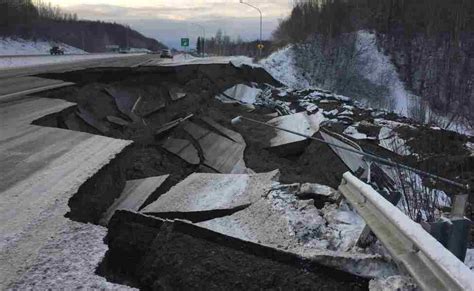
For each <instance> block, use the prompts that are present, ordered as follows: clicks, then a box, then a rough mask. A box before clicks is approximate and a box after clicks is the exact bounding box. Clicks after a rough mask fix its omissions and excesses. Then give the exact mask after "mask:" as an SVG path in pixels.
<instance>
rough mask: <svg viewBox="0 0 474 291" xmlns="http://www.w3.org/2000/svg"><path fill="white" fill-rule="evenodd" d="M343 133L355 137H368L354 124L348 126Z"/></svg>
mask: <svg viewBox="0 0 474 291" xmlns="http://www.w3.org/2000/svg"><path fill="white" fill-rule="evenodd" d="M343 133H344V134H345V135H347V136H350V137H352V138H353V139H368V137H367V135H366V134H365V133H360V132H359V131H358V130H357V128H355V127H354V126H348V127H347V128H346V129H345V130H344V132H343Z"/></svg>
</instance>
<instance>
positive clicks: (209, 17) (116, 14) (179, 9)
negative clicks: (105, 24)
mask: <svg viewBox="0 0 474 291" xmlns="http://www.w3.org/2000/svg"><path fill="white" fill-rule="evenodd" d="M69 2H70V3H69V4H70V5H68V6H66V9H67V10H69V11H71V12H75V13H77V14H78V16H79V18H81V19H90V20H102V21H112V22H117V23H122V24H128V25H130V26H131V27H132V28H134V29H136V30H138V31H140V32H141V33H143V34H145V35H146V36H149V37H153V38H156V39H158V40H160V41H162V42H164V43H166V44H167V45H169V46H172V47H176V46H177V44H178V43H179V42H178V41H179V38H180V37H182V36H189V37H191V38H193V37H197V36H198V35H199V34H202V32H201V30H200V29H199V28H198V27H197V26H196V25H194V23H198V24H200V25H202V26H204V27H205V28H206V30H207V32H206V34H207V36H210V35H213V34H215V32H216V31H217V29H219V28H221V29H222V30H223V31H225V33H226V34H228V35H230V36H231V37H237V36H241V37H242V38H243V39H247V40H253V39H257V38H258V34H259V33H258V31H259V14H258V12H257V11H256V10H254V9H252V8H250V7H247V6H245V5H242V4H240V3H238V0H235V1H225V0H217V1H202V0H195V1H189V0H174V1H169V0H167V1H160V0H155V1H147V0H142V1H140V0H135V1H127V2H128V3H130V2H132V3H136V4H135V6H133V7H130V6H127V5H111V4H107V2H108V3H110V2H112V1H105V0H103V1H100V0H96V1H94V2H95V3H98V4H88V3H89V1H81V3H86V4H74V3H72V2H73V1H69ZM91 2H92V1H91ZM116 2H122V1H114V3H116ZM151 2H154V3H155V4H154V5H152V4H153V3H151ZM63 3H64V2H63ZM252 3H253V4H255V5H256V6H258V7H259V8H260V9H261V10H262V12H263V15H264V22H263V24H264V25H263V32H264V38H268V37H270V35H271V33H272V31H273V30H274V29H275V28H276V27H277V25H278V19H281V18H284V17H286V16H287V15H288V14H289V12H290V10H291V3H290V0H276V1H266V0H260V1H257V0H255V1H253V2H252ZM138 4H141V5H143V6H140V5H138Z"/></svg>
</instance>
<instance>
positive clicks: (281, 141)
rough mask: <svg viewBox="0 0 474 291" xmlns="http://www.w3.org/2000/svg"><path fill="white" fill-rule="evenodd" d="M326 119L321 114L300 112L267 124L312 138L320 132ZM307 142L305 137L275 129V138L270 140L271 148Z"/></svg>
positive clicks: (275, 119) (277, 118)
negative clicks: (321, 125) (320, 127)
mask: <svg viewBox="0 0 474 291" xmlns="http://www.w3.org/2000/svg"><path fill="white" fill-rule="evenodd" d="M324 119H325V117H324V116H323V114H322V113H321V112H319V111H318V112H317V113H316V114H312V115H309V114H308V113H307V112H300V113H295V114H291V115H285V116H280V117H276V118H274V119H272V120H270V121H268V122H267V123H268V124H269V125H272V126H276V127H280V128H283V129H288V130H292V131H295V132H298V133H300V134H304V135H308V136H312V135H313V134H315V133H316V132H318V131H319V125H320V124H321V122H322V121H324ZM304 140H306V138H305V137H302V136H299V135H295V134H292V133H289V132H286V131H282V130H277V129H275V137H273V138H272V139H271V140H270V147H278V146H281V145H286V144H291V143H296V142H300V141H304Z"/></svg>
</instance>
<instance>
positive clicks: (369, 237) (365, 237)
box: [356, 191, 402, 248]
mask: <svg viewBox="0 0 474 291" xmlns="http://www.w3.org/2000/svg"><path fill="white" fill-rule="evenodd" d="M384 198H385V199H387V200H388V201H389V202H390V203H392V204H393V205H394V206H397V204H398V202H400V199H401V198H402V194H401V193H400V192H398V191H396V192H393V193H392V194H391V195H388V197H384ZM376 239H377V238H376V237H375V235H374V233H373V232H372V230H371V229H370V227H369V226H368V225H365V227H364V229H363V230H362V232H361V233H360V236H359V239H358V240H357V243H356V244H357V246H358V247H361V248H366V247H368V246H369V245H371V244H372V243H373V242H375V240H376Z"/></svg>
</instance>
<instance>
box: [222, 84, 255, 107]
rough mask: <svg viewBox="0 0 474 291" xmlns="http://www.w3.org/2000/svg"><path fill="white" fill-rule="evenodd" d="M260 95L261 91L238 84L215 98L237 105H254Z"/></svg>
mask: <svg viewBox="0 0 474 291" xmlns="http://www.w3.org/2000/svg"><path fill="white" fill-rule="evenodd" d="M260 94H262V90H261V89H258V88H253V87H249V86H247V85H244V84H238V85H235V86H234V87H232V88H229V89H227V90H225V91H224V92H223V93H222V94H220V95H218V96H216V98H217V99H219V100H221V101H227V102H232V101H234V102H238V103H246V104H254V103H255V102H256V101H257V97H258V96H259V95H260Z"/></svg>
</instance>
